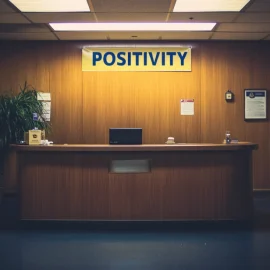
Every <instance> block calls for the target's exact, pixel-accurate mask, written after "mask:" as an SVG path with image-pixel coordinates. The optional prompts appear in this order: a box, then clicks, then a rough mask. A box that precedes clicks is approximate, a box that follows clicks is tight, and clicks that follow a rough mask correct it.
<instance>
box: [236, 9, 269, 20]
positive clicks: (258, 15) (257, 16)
mask: <svg viewBox="0 0 270 270" xmlns="http://www.w3.org/2000/svg"><path fill="white" fill-rule="evenodd" d="M235 22H242V23H263V22H270V12H268V13H266V12H264V13H263V12H248V13H247V12H246V13H240V14H239V16H238V18H237V20H236V21H235Z"/></svg>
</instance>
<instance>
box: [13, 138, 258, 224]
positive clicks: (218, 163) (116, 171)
mask: <svg viewBox="0 0 270 270" xmlns="http://www.w3.org/2000/svg"><path fill="white" fill-rule="evenodd" d="M256 148H257V145H256V144H252V143H238V144H229V145H226V144H174V145H134V146H132V145H129V146H128V145H121V146H120V145H115V146H112V145H53V146H15V145H14V146H12V147H11V152H12V155H13V158H12V160H13V164H14V166H13V167H15V170H14V169H13V170H14V178H13V184H12V185H13V186H14V187H15V186H17V188H18V192H19V194H20V200H21V219H23V220H158V221H160V220H248V219H250V218H251V217H252V150H254V149H256Z"/></svg>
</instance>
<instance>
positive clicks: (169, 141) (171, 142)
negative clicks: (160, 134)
mask: <svg viewBox="0 0 270 270" xmlns="http://www.w3.org/2000/svg"><path fill="white" fill-rule="evenodd" d="M166 143H167V144H174V143H175V141H174V137H168V140H167V142H166Z"/></svg>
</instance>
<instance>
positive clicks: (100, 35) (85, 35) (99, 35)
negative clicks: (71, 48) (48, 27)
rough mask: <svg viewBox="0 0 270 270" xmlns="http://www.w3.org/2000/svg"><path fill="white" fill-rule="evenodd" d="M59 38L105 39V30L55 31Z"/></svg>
mask: <svg viewBox="0 0 270 270" xmlns="http://www.w3.org/2000/svg"><path fill="white" fill-rule="evenodd" d="M55 34H56V35H57V36H58V38H59V39H61V40H107V39H108V36H109V33H107V32H55Z"/></svg>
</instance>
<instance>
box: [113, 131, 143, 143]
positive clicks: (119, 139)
mask: <svg viewBox="0 0 270 270" xmlns="http://www.w3.org/2000/svg"><path fill="white" fill-rule="evenodd" d="M109 143H110V144H142V128H110V129H109Z"/></svg>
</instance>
